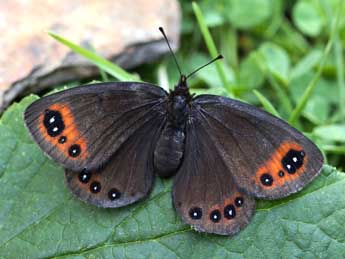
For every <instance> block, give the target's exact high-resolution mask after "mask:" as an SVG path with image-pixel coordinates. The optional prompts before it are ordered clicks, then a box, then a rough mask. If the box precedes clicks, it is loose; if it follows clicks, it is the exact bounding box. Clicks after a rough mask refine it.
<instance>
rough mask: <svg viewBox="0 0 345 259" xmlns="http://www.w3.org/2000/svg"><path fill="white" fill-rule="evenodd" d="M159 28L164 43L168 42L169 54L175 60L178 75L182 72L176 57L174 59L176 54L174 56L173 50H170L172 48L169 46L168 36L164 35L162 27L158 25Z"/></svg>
mask: <svg viewBox="0 0 345 259" xmlns="http://www.w3.org/2000/svg"><path fill="white" fill-rule="evenodd" d="M159 30H160V31H161V33H162V34H163V37H164V39H165V41H166V43H167V44H168V47H169V50H170V53H171V55H172V56H173V58H174V60H175V63H176V66H177V69H178V72H179V73H180V76H182V72H181V69H180V66H179V65H178V63H177V59H176V56H175V54H174V52H173V51H172V49H171V47H170V44H169V40H168V37H167V36H166V35H165V32H164V29H163V28H162V27H159Z"/></svg>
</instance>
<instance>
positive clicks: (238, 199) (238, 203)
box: [235, 197, 244, 207]
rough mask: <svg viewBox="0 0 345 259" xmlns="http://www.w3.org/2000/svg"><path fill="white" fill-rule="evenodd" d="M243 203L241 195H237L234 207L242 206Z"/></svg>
mask: <svg viewBox="0 0 345 259" xmlns="http://www.w3.org/2000/svg"><path fill="white" fill-rule="evenodd" d="M243 203H244V200H243V198H242V197H237V198H236V199H235V205H236V207H242V205H243Z"/></svg>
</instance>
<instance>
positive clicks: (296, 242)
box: [0, 0, 345, 258]
mask: <svg viewBox="0 0 345 259" xmlns="http://www.w3.org/2000/svg"><path fill="white" fill-rule="evenodd" d="M180 2H181V6H182V11H183V23H182V40H181V49H180V51H179V52H178V54H177V55H178V59H179V61H180V63H181V66H182V67H183V71H185V72H186V73H188V72H190V71H192V70H193V69H195V68H196V67H198V66H200V65H202V64H204V63H206V62H207V61H208V60H209V59H210V56H215V55H216V54H217V53H218V52H219V53H222V54H223V56H224V57H225V59H224V60H223V61H221V62H217V65H214V66H209V67H207V68H205V69H204V70H202V71H200V72H199V73H198V74H197V75H196V76H195V77H193V78H192V79H191V80H190V81H189V85H190V87H191V89H192V91H193V92H195V93H214V94H221V95H225V96H228V97H234V98H237V99H240V100H242V101H245V102H249V103H251V104H254V105H257V106H262V107H263V108H264V109H266V110H268V111H269V112H272V113H274V114H276V115H277V116H280V117H282V118H283V119H285V120H288V121H289V122H290V123H291V124H292V125H294V126H295V127H297V128H298V129H300V130H302V131H303V132H304V133H305V134H307V135H308V136H309V137H310V138H312V139H313V140H314V141H315V142H316V143H317V144H318V146H319V147H320V148H321V150H322V151H323V152H324V154H325V156H326V158H327V163H328V164H329V165H332V166H329V165H325V167H324V169H323V171H322V174H321V176H320V177H318V178H317V179H316V180H315V181H314V182H313V183H312V184H310V185H309V186H308V187H307V188H305V189H304V190H303V191H301V192H299V193H297V194H295V195H293V196H290V197H288V198H286V199H282V200H278V201H273V202H267V201H259V202H258V208H257V213H256V215H255V217H254V219H253V221H252V222H251V223H250V224H249V226H248V227H247V228H246V229H245V230H244V231H242V232H241V233H240V234H238V235H236V236H235V237H232V238H229V237H220V236H215V235H208V234H200V233H196V232H195V231H193V230H191V229H190V228H189V227H188V226H186V225H184V224H183V223H182V222H181V221H180V219H179V218H178V216H177V215H176V213H175V211H174V210H173V208H172V205H171V195H170V193H171V180H160V179H157V181H156V183H155V188H154V190H153V192H152V193H151V195H150V197H149V198H148V199H147V200H146V201H143V202H140V203H137V204H134V205H132V206H128V207H125V208H121V209H113V210H109V209H99V208H95V207H92V206H90V205H87V204H84V203H82V202H80V201H78V200H76V199H74V198H73V197H72V195H71V194H70V193H69V192H68V190H67V189H66V187H65V186H64V183H63V169H62V168H61V167H59V166H58V165H56V164H54V162H52V161H50V160H48V159H47V158H46V157H45V156H44V155H43V154H42V152H41V151H40V150H39V148H38V147H37V145H36V144H35V143H34V142H33V141H32V140H31V138H30V137H29V135H28V132H27V130H26V129H25V127H24V124H23V120H22V113H23V111H24V109H25V108H26V107H27V105H28V104H30V103H31V102H32V101H34V100H35V99H37V98H38V97H37V96H29V97H27V98H25V99H23V100H22V101H21V102H20V103H17V104H13V105H12V106H11V107H10V108H9V109H8V110H7V111H6V113H5V114H4V115H3V116H2V118H1V119H0V143H1V148H0V186H1V188H0V258H53V257H54V258H301V257H303V258H331V257H333V258H343V257H345V175H344V174H343V173H341V172H340V171H341V170H342V169H343V168H344V165H345V160H344V154H345V146H344V143H345V108H344V106H345V83H344V56H343V54H344V53H343V47H342V46H343V43H344V41H345V38H344V37H345V34H344V27H345V21H344V19H343V17H344V14H345V4H342V2H343V1H342V0H299V1H283V0H228V1H227V0H220V1H212V0H203V1H198V5H197V4H193V5H192V4H191V2H190V1H180ZM51 35H52V36H53V37H55V38H56V39H57V40H59V41H60V42H61V43H63V44H65V45H67V46H69V47H70V48H72V49H73V50H74V51H76V52H78V53H80V54H81V55H84V56H85V57H87V58H88V59H90V60H91V61H92V62H94V63H95V64H97V65H98V66H99V67H100V69H101V72H102V78H101V79H102V80H105V81H106V80H115V79H120V80H138V77H140V79H141V80H143V81H148V82H153V83H157V84H159V85H163V86H166V87H167V86H170V87H173V86H174V85H175V84H176V82H177V79H178V73H177V70H176V67H175V65H174V63H173V61H172V59H171V56H167V57H165V58H163V59H162V60H159V61H158V62H155V63H153V64H148V65H143V66H142V67H140V68H138V69H136V70H135V71H132V72H135V73H136V75H133V74H130V73H128V72H126V71H123V70H121V69H120V68H119V67H117V66H115V65H113V64H111V63H110V62H107V61H106V60H103V59H102V58H101V57H99V56H97V55H96V54H94V53H93V52H91V51H88V50H85V49H82V48H80V47H78V46H76V45H74V44H73V43H71V42H69V41H68V40H66V39H64V38H62V37H60V36H58V35H54V34H51ZM166 82H168V83H166ZM333 166H336V167H337V168H338V171H337V170H336V169H335V168H334V167H333Z"/></svg>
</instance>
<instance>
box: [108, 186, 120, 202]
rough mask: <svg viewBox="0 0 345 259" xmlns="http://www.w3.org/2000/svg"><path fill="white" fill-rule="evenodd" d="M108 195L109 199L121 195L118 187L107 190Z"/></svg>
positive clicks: (112, 199) (114, 198)
mask: <svg viewBox="0 0 345 259" xmlns="http://www.w3.org/2000/svg"><path fill="white" fill-rule="evenodd" d="M108 197H109V199H110V200H111V201H114V200H117V199H119V198H120V197H121V192H119V190H118V189H116V188H113V189H110V191H109V192H108Z"/></svg>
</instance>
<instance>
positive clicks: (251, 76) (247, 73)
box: [239, 54, 264, 89]
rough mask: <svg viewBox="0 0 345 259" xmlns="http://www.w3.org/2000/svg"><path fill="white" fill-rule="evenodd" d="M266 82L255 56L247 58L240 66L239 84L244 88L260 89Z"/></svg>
mask: <svg viewBox="0 0 345 259" xmlns="http://www.w3.org/2000/svg"><path fill="white" fill-rule="evenodd" d="M263 82H264V73H262V71H261V69H260V67H259V65H258V62H257V60H256V57H255V55H254V54H251V55H249V56H248V57H246V58H245V59H244V60H243V61H242V62H241V64H240V71H239V84H240V85H241V86H242V87H244V88H249V89H253V88H258V87H260V86H261V85H262V84H263Z"/></svg>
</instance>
